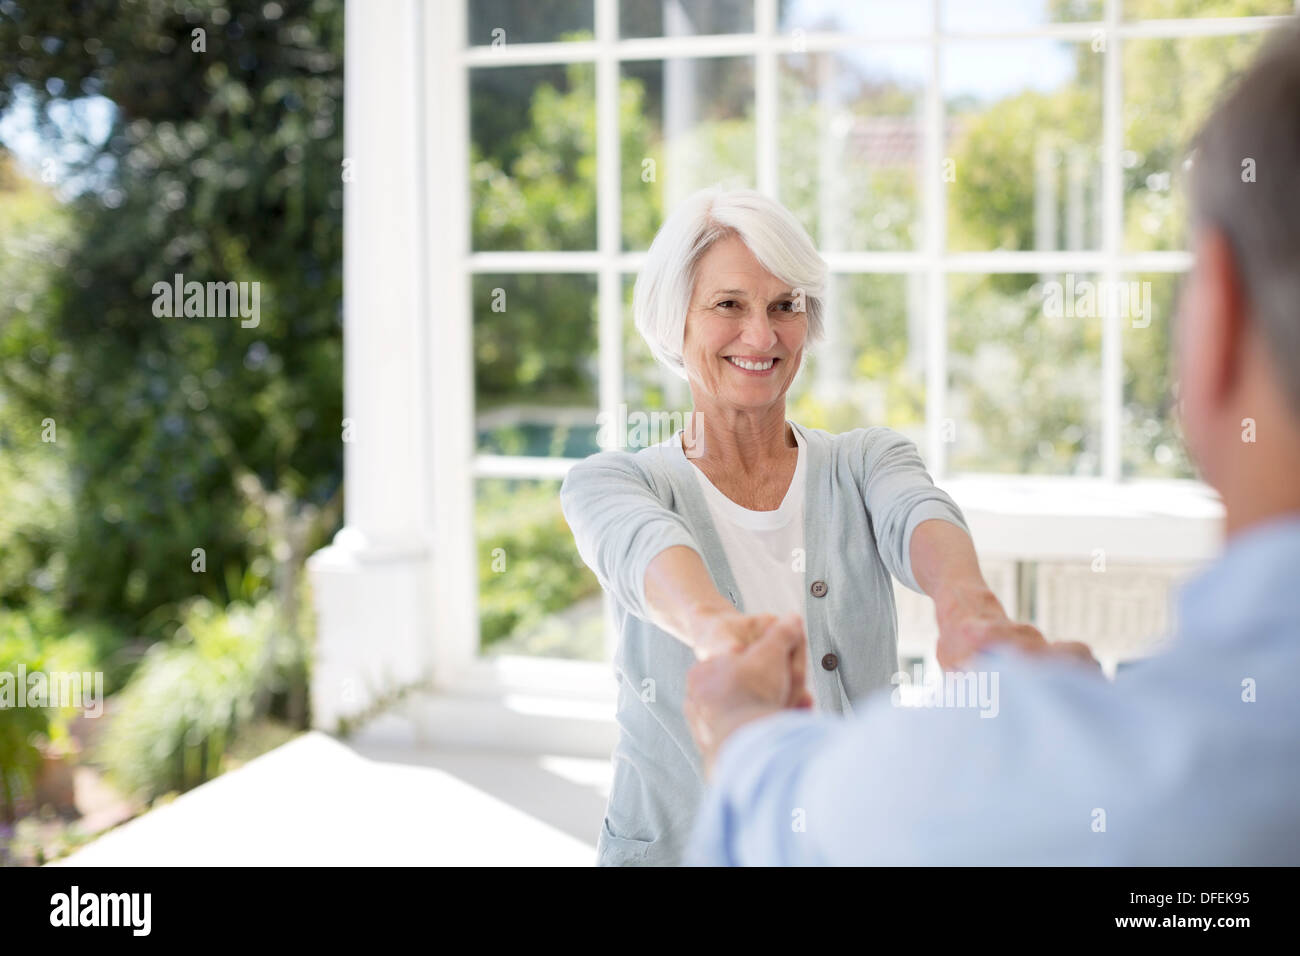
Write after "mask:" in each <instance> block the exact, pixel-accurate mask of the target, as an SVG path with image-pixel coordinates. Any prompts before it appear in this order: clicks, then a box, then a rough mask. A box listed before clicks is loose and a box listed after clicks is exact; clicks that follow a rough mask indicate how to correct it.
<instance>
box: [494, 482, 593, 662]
mask: <svg viewBox="0 0 1300 956" xmlns="http://www.w3.org/2000/svg"><path fill="white" fill-rule="evenodd" d="M475 518H476V523H477V527H478V561H479V573H478V580H479V620H480V627H481V634H482V643H483V646H484V648H487V647H489V646H490V645H491V644H493V643H495V642H497V641H500V640H502V639H504V638H506V637H507V636H509V635H510V634H512V633H515V632H517V631H518V632H526V631H528V630H530V629H533V628H536V627H537V626H538V625H539V624H540V623H541V622H542V621H543V620H544V619H545V618H546V617H547V616H548V615H551V614H554V613H555V612H558V611H562V610H564V609H566V608H568V607H570V606H572V605H573V604H574V603H576V602H577V601H579V600H581V599H583V598H586V597H591V596H593V595H596V594H599V593H600V585H599V584H598V583H597V581H596V578H595V575H593V574H592V573H591V572H590V571H589V570H587V568H586V567H585V566H584V565H583V563H582V560H581V558H579V557H578V553H577V549H576V548H575V547H574V544H573V534H572V532H571V531H570V530H569V526H568V525H567V524H566V523H565V521H564V514H563V512H562V511H561V510H560V501H559V483H558V482H554V481H528V482H524V481H507V480H497V479H488V480H483V481H480V482H479V492H478V503H477V509H476V513H475Z"/></svg>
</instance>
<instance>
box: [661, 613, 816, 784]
mask: <svg viewBox="0 0 1300 956" xmlns="http://www.w3.org/2000/svg"><path fill="white" fill-rule="evenodd" d="M767 616H768V617H771V615H767ZM806 644H807V639H806V638H805V636H804V629H803V620H802V619H801V618H800V617H799V615H797V614H790V615H787V616H785V617H783V618H779V619H778V618H772V620H771V621H770V622H769V623H768V625H767V627H766V628H765V629H764V630H763V632H762V634H761V635H760V636H759V637H758V638H757V640H754V641H753V642H752V643H750V644H749V645H748V646H746V647H745V648H744V649H743V650H740V651H737V652H733V653H729V654H726V653H724V654H716V655H713V656H710V657H708V658H707V659H705V660H702V661H701V662H700V663H698V664H696V665H695V666H694V667H692V668H691V670H690V672H689V673H688V674H687V675H686V701H685V707H684V712H685V715H686V720H687V723H689V724H690V728H691V734H692V735H693V736H694V737H695V743H696V745H697V746H698V747H699V748H700V754H701V755H702V756H703V758H704V766H705V768H706V770H707V771H708V772H710V773H711V772H712V769H713V762H714V760H715V759H716V758H717V755H718V750H719V749H720V748H721V747H722V744H723V743H724V742H725V741H726V739H727V738H728V737H729V736H731V734H732V733H734V732H735V731H736V730H737V729H738V728H739V727H741V726H743V725H744V724H747V723H749V722H750V721H752V720H758V719H759V718H761V717H766V716H769V715H770V714H775V713H778V712H780V711H782V710H785V709H788V708H792V707H799V708H808V707H811V706H812V695H811V694H810V693H809V692H808V689H807V687H806V685H805V679H806V677H807V649H806Z"/></svg>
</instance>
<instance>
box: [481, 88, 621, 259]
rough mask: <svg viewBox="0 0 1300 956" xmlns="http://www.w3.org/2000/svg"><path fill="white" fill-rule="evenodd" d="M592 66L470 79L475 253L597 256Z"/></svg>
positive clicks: (594, 102)
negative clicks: (567, 252)
mask: <svg viewBox="0 0 1300 956" xmlns="http://www.w3.org/2000/svg"><path fill="white" fill-rule="evenodd" d="M595 82H596V74H595V68H594V67H593V66H592V65H591V64H590V63H575V64H570V65H569V66H517V67H491V68H485V69H475V70H471V71H470V82H469V90H470V94H469V95H470V188H471V190H472V192H471V195H472V198H473V202H472V203H471V212H470V214H471V216H472V222H471V236H472V242H473V248H474V249H475V250H532V251H543V250H545V251H550V250H580V249H594V248H595V247H596V182H595V173H596V171H595V162H594V158H595V153H596V87H595Z"/></svg>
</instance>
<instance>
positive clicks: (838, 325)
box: [790, 274, 925, 446]
mask: <svg viewBox="0 0 1300 956" xmlns="http://www.w3.org/2000/svg"><path fill="white" fill-rule="evenodd" d="M829 289H830V292H829V295H828V297H827V302H826V306H827V308H826V338H825V340H824V341H821V342H818V343H815V344H813V345H812V346H811V347H809V348H808V349H807V350H806V352H805V354H804V367H803V369H802V370H801V371H800V372H799V377H798V378H797V379H795V383H794V385H793V386H792V387H791V396H790V417H791V418H793V419H794V420H795V421H797V422H799V423H800V424H802V425H808V426H811V427H813V428H825V429H827V430H829V431H833V432H841V431H848V430H850V429H854V428H863V427H866V426H871V425H886V426H888V427H890V428H893V429H895V430H896V431H899V432H902V433H903V434H904V435H906V436H907V437H908V438H910V439H912V440H913V441H915V442H917V443H918V444H921V445H922V446H923V445H924V435H925V277H924V276H923V275H921V274H912V275H843V276H835V277H834V278H833V280H832V281H831V283H830V286H829Z"/></svg>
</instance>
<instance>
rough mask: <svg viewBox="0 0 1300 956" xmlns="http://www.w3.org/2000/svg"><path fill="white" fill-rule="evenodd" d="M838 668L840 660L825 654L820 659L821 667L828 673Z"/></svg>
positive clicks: (832, 655)
mask: <svg viewBox="0 0 1300 956" xmlns="http://www.w3.org/2000/svg"><path fill="white" fill-rule="evenodd" d="M839 666H840V659H839V658H838V657H836V656H835V655H834V654H827V655H826V656H825V657H823V658H822V667H823V668H824V669H826V670H828V671H833V670H835V668H837V667H839Z"/></svg>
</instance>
